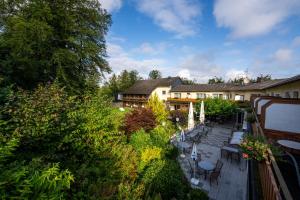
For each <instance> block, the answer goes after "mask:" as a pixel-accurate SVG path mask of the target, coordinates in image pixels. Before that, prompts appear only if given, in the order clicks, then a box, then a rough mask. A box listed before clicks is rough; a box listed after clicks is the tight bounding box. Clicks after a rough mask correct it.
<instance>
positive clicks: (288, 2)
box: [99, 0, 300, 83]
mask: <svg viewBox="0 0 300 200" xmlns="http://www.w3.org/2000/svg"><path fill="white" fill-rule="evenodd" d="M99 1H100V3H101V4H102V7H104V8H105V9H106V10H107V11H108V12H109V13H111V15H112V20H113V24H112V26H111V28H110V31H109V34H108V36H107V53H108V56H109V57H108V61H109V64H110V66H111V67H112V69H113V71H114V72H116V73H119V72H120V71H121V70H123V69H128V70H132V69H135V70H137V71H138V72H139V73H140V74H141V75H142V76H143V77H147V75H148V73H149V72H150V71H151V70H152V69H158V70H160V71H161V72H162V74H163V76H181V77H185V78H189V79H196V80H197V81H198V82H200V83H204V82H206V81H207V80H208V79H209V78H211V77H213V76H222V77H223V78H225V79H229V78H234V77H238V76H244V75H245V71H246V70H247V72H248V76H250V77H255V76H257V75H259V74H271V75H272V77H274V78H281V77H289V76H293V75H296V74H300V1H299V0H247V1H241V0H215V1H213V0H99Z"/></svg>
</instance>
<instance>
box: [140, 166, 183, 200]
mask: <svg viewBox="0 0 300 200" xmlns="http://www.w3.org/2000/svg"><path fill="white" fill-rule="evenodd" d="M183 179H184V175H183V172H182V171H181V169H180V167H179V165H178V163H176V161H172V160H157V161H154V162H152V163H151V164H150V166H149V167H148V168H147V169H146V171H145V173H144V176H143V179H142V180H143V182H144V183H145V185H146V186H147V187H148V188H149V193H150V195H152V194H158V193H159V194H161V197H162V199H172V198H176V199H184V198H185V192H186V190H187V185H186V184H184V182H183Z"/></svg>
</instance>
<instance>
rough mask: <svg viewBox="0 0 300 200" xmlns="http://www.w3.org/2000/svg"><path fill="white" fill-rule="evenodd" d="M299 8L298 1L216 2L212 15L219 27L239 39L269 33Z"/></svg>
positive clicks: (221, 0)
mask: <svg viewBox="0 0 300 200" xmlns="http://www.w3.org/2000/svg"><path fill="white" fill-rule="evenodd" d="M299 8H300V1H299V0H284V1H283V0H216V2H215V5H214V15H215V18H216V21H217V24H218V26H219V27H226V28H230V29H232V36H233V37H235V38H240V37H250V36H257V35H262V34H265V33H268V32H270V31H271V30H272V29H274V27H275V26H276V25H278V24H280V23H281V22H283V21H284V20H285V19H287V18H288V17H289V16H291V15H294V14H298V13H299Z"/></svg>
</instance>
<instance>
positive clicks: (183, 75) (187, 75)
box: [177, 69, 192, 80]
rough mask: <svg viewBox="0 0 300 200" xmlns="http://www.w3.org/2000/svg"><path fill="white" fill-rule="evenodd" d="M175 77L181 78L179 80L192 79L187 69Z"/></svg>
mask: <svg viewBox="0 0 300 200" xmlns="http://www.w3.org/2000/svg"><path fill="white" fill-rule="evenodd" d="M177 76H179V77H181V78H187V79H189V80H191V79H192V76H191V72H190V70H188V69H181V70H180V71H179V72H178V73H177Z"/></svg>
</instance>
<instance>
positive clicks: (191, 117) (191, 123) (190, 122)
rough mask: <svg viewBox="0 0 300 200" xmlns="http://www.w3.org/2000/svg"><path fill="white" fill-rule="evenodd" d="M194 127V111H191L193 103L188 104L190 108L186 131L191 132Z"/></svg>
mask: <svg viewBox="0 0 300 200" xmlns="http://www.w3.org/2000/svg"><path fill="white" fill-rule="evenodd" d="M194 126H195V122H194V109H193V103H192V102H190V108H189V116H188V129H189V130H193V129H194Z"/></svg>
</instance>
